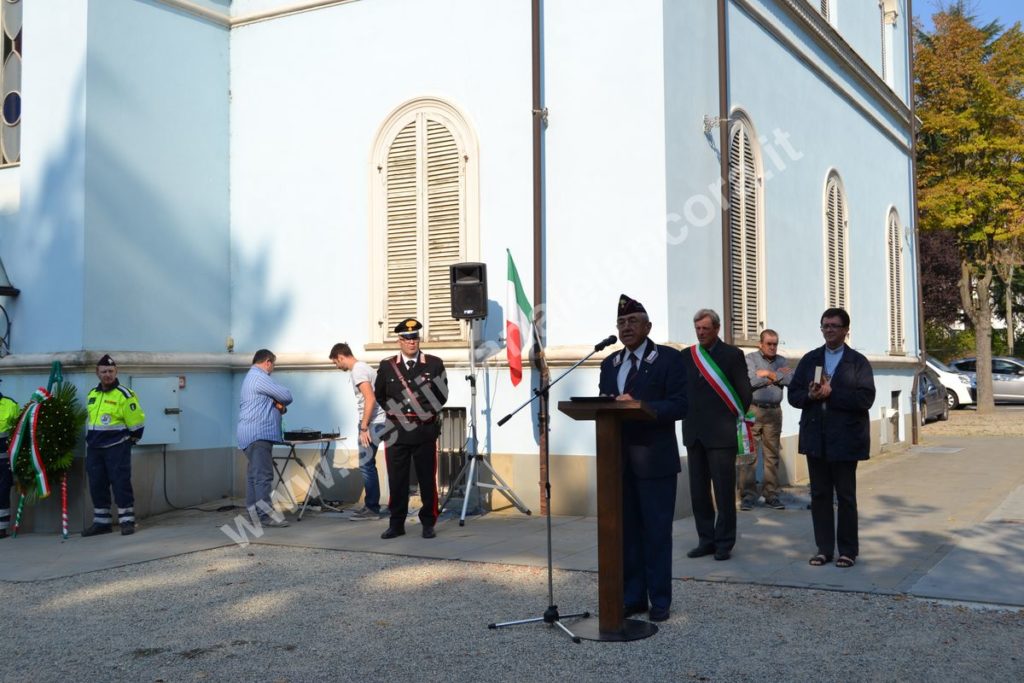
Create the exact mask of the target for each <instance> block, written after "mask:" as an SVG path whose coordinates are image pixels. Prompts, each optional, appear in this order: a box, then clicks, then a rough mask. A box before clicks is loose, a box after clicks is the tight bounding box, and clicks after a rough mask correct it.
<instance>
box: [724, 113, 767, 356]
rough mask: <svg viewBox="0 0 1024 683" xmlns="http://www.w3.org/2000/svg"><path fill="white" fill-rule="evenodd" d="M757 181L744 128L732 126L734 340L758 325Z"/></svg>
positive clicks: (750, 333) (745, 336) (752, 336)
mask: <svg viewBox="0 0 1024 683" xmlns="http://www.w3.org/2000/svg"><path fill="white" fill-rule="evenodd" d="M758 192H759V188H758V178H757V163H756V159H755V156H754V148H753V145H752V142H751V136H750V131H749V129H748V128H747V126H746V124H745V123H744V122H742V121H738V122H736V123H735V124H733V129H732V134H731V135H730V138H729V196H730V202H731V211H730V212H729V280H730V285H731V289H732V297H731V302H732V325H733V336H734V337H735V339H736V340H740V341H741V340H750V339H756V338H757V335H758V332H759V327H760V324H761V315H760V310H759V307H758V302H759V297H758V277H757V275H758V264H759V253H758V252H759V244H758V234H757V228H758V215H757V212H758V205H759V202H758Z"/></svg>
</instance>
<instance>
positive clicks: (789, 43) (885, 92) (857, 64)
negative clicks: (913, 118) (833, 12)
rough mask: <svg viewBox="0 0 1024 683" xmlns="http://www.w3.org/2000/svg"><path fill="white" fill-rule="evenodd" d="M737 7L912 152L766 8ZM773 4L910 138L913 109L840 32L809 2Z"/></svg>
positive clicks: (744, 2) (745, 2)
mask: <svg viewBox="0 0 1024 683" xmlns="http://www.w3.org/2000/svg"><path fill="white" fill-rule="evenodd" d="M731 1H732V2H733V3H735V4H736V6H737V7H739V8H740V9H742V10H743V11H744V12H745V13H746V14H747V15H748V16H750V17H751V19H753V20H754V21H755V22H756V23H757V24H758V25H759V26H760V27H761V28H763V29H764V30H765V31H767V32H768V33H770V34H771V35H772V37H774V38H775V39H777V40H778V41H779V42H780V43H781V44H782V45H784V46H785V47H786V48H787V49H789V51H790V52H791V53H792V54H793V55H794V56H795V57H796V58H797V59H799V60H800V61H801V62H802V63H803V64H805V65H806V66H807V67H809V68H810V69H811V70H813V71H814V72H815V73H816V74H817V75H818V76H819V77H821V78H822V79H823V80H825V82H827V83H828V84H829V85H830V86H831V87H832V88H833V89H834V90H836V91H837V92H838V93H840V94H841V95H843V96H844V98H845V99H846V100H847V101H848V102H850V104H852V105H853V106H854V107H855V108H857V109H858V110H859V111H861V113H863V114H865V115H866V116H868V117H869V118H871V119H872V120H873V121H875V123H876V125H877V126H878V127H879V128H880V129H882V130H883V132H885V133H886V135H887V136H888V137H889V138H891V139H892V140H893V141H894V142H897V143H898V144H899V145H900V147H902V148H903V149H905V150H907V151H909V149H910V147H909V141H908V139H907V138H906V137H902V138H900V137H897V136H896V135H895V134H894V133H893V131H892V129H891V127H890V124H889V122H887V121H885V120H884V119H883V118H881V117H880V116H879V115H878V113H877V112H873V111H871V110H870V109H868V108H867V107H865V106H864V105H863V104H861V103H860V101H859V100H858V99H857V97H856V96H855V95H854V94H853V93H851V92H850V91H849V89H848V88H846V87H844V86H843V84H842V83H840V82H839V81H837V80H836V78H834V77H833V75H832V74H830V73H829V70H828V69H825V68H823V67H822V66H821V65H820V64H818V63H817V62H816V61H815V60H814V59H813V58H812V57H811V56H810V55H808V54H807V51H806V50H805V49H804V48H803V46H801V45H800V44H799V43H797V42H796V41H795V40H794V39H793V38H791V37H790V36H789V35H787V33H786V32H785V31H784V30H782V28H780V26H779V25H778V23H777V21H776V20H775V19H773V18H772V17H770V16H768V15H766V14H765V13H764V11H763V10H762V8H761V7H760V6H758V5H757V4H755V3H754V1H753V0H731ZM767 1H773V2H774V3H775V4H776V5H777V6H778V7H779V8H780V9H782V10H783V11H784V12H786V13H787V14H788V15H789V16H790V17H791V18H792V19H794V20H795V21H796V22H797V23H798V24H800V25H802V26H803V27H804V29H805V31H806V33H807V35H808V36H809V37H810V38H811V40H813V41H814V42H815V43H816V44H817V45H818V46H819V47H820V48H822V50H823V51H824V52H825V54H826V55H827V56H829V57H831V58H832V60H833V61H834V62H835V64H836V65H837V66H838V68H839V69H840V70H841V71H843V72H844V73H845V74H846V75H847V76H849V77H850V78H851V79H853V81H855V82H856V83H857V84H858V85H860V86H861V87H862V88H864V92H865V93H867V94H869V95H870V96H871V98H872V99H873V100H874V102H875V103H876V104H879V105H881V106H882V108H884V109H885V110H886V111H888V112H889V113H890V114H892V115H893V116H895V117H896V118H897V119H898V120H899V122H900V123H901V124H903V128H902V130H900V133H901V134H902V135H903V136H908V135H909V131H910V107H908V106H907V104H906V103H904V102H903V101H902V100H900V98H899V97H898V96H897V95H896V93H895V92H893V90H892V88H890V87H889V86H888V84H886V82H885V81H884V80H882V77H881V76H880V75H879V74H877V73H876V72H875V70H874V69H872V68H871V66H870V65H868V63H867V62H865V61H864V58H863V57H861V56H860V54H858V53H857V51H856V50H854V49H853V48H852V47H851V46H850V44H849V43H847V42H846V41H845V40H844V39H843V37H842V36H841V35H840V34H839V32H838V31H836V29H835V28H834V27H833V26H832V25H831V24H830V23H828V21H827V20H825V18H824V17H822V16H821V14H819V13H818V12H817V11H815V10H814V8H813V7H812V6H811V5H810V4H809V3H808V2H807V0H767Z"/></svg>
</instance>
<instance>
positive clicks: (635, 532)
mask: <svg viewBox="0 0 1024 683" xmlns="http://www.w3.org/2000/svg"><path fill="white" fill-rule="evenodd" d="M615 326H616V328H617V329H618V331H619V339H620V340H621V341H622V343H623V345H624V346H625V348H623V349H622V350H621V351H618V352H616V353H614V354H612V355H610V356H608V357H607V358H605V359H604V361H603V362H602V363H601V376H600V380H599V389H598V390H599V392H600V393H601V395H602V396H614V397H615V399H616V400H618V401H632V400H638V401H643V402H644V403H645V404H646V405H647V407H649V408H651V409H653V410H654V412H655V414H656V418H655V419H654V420H653V421H650V422H647V421H643V422H623V423H622V564H623V567H622V568H623V588H624V590H623V592H622V594H623V597H624V598H625V602H626V605H625V616H630V615H632V614H639V613H641V612H646V611H647V610H648V609H650V615H649V616H650V619H651V621H665V620H666V619H668V617H669V606H670V604H671V602H672V517H673V513H674V512H675V508H676V478H677V475H678V474H679V472H680V469H681V468H680V466H679V444H678V442H677V440H676V421H677V420H681V419H683V418H684V417H686V375H685V373H684V371H683V358H682V356H680V355H679V352H678V351H676V350H675V349H673V348H671V347H668V346H659V345H657V344H655V343H654V342H652V341H651V340H650V339H648V338H647V335H649V334H650V333H651V321H650V319H649V318H648V317H647V310H646V309H645V308H644V306H643V304H641V303H640V302H639V301H635V300H633V299H631V298H629V297H628V296H626V295H625V294H623V295H622V296H620V297H619V307H618V317H617V318H616V320H615Z"/></svg>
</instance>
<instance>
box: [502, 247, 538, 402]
mask: <svg viewBox="0 0 1024 683" xmlns="http://www.w3.org/2000/svg"><path fill="white" fill-rule="evenodd" d="M506 251H508V250H507V249H506ZM532 321H533V306H531V305H530V300H529V299H527V298H526V292H524V291H523V283H522V282H521V281H520V280H519V271H517V270H516V264H515V261H513V260H512V252H511V251H508V289H507V292H506V295H505V350H506V351H507V353H508V369H509V374H510V375H511V377H512V386H516V385H518V384H519V382H521V381H522V379H523V345H524V344H525V343H526V342H527V340H528V339H529V338H530V327H531V323H532Z"/></svg>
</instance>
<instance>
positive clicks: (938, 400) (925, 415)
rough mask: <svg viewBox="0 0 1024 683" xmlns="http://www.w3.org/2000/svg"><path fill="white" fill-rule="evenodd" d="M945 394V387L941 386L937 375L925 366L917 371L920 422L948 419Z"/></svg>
mask: <svg viewBox="0 0 1024 683" xmlns="http://www.w3.org/2000/svg"><path fill="white" fill-rule="evenodd" d="M946 396H947V394H946V387H944V386H942V382H941V381H939V376H938V375H936V374H935V373H934V372H932V371H931V370H928V369H927V368H926V369H924V370H919V371H918V372H917V405H918V412H919V414H920V415H921V424H927V423H929V422H931V421H933V420H948V419H949V401H948V400H947V399H946Z"/></svg>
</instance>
